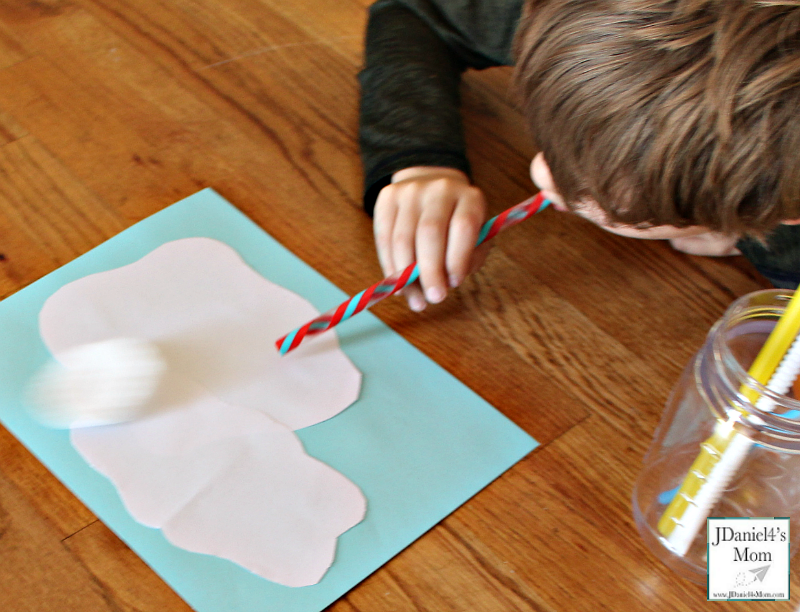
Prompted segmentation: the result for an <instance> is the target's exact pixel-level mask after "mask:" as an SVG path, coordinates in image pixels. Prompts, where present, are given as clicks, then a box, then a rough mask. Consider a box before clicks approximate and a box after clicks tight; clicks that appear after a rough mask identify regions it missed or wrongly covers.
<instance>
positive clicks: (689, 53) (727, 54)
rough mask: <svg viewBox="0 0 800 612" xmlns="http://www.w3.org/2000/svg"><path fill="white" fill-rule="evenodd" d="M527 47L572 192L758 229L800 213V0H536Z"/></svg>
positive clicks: (523, 47) (541, 110)
mask: <svg viewBox="0 0 800 612" xmlns="http://www.w3.org/2000/svg"><path fill="white" fill-rule="evenodd" d="M516 53H517V73H516V81H517V87H518V90H519V92H520V94H521V97H522V101H523V108H524V111H525V114H526V117H527V119H528V123H529V126H530V128H531V131H532V134H533V137H534V140H535V141H536V144H537V145H538V147H539V148H540V149H541V151H542V152H543V153H544V157H545V158H546V160H547V163H548V165H549V169H550V172H551V173H552V177H553V180H554V181H555V184H556V185H557V186H558V191H559V192H560V194H561V196H562V197H563V198H564V200H565V201H567V202H569V203H578V202H580V201H581V200H594V201H596V202H597V203H598V205H599V207H600V208H601V209H602V210H603V211H604V212H605V214H606V216H607V218H608V219H609V220H610V221H612V222H616V223H623V224H628V225H641V226H653V225H656V226H659V225H673V226H677V227H687V226H702V227H705V228H708V229H711V230H715V231H721V232H731V233H750V234H754V235H763V234H765V233H766V232H768V231H769V230H771V229H773V228H774V227H775V226H777V225H778V224H779V223H781V222H782V221H787V220H790V219H792V220H793V219H797V218H799V217H800V0H795V1H791V0H785V1H780V0H762V1H756V0H671V1H668V0H529V2H528V6H527V8H526V11H525V14H524V15H523V18H522V21H521V23H520V27H519V31H518V34H517V42H516Z"/></svg>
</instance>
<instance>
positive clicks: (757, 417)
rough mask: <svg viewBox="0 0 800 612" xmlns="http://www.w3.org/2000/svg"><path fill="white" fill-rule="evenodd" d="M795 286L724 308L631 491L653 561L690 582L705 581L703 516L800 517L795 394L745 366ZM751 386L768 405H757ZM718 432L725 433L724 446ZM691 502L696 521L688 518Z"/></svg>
mask: <svg viewBox="0 0 800 612" xmlns="http://www.w3.org/2000/svg"><path fill="white" fill-rule="evenodd" d="M792 294H793V292H792V291H788V290H766V291H758V292H755V293H751V294H748V295H746V296H743V297H741V298H739V299H738V300H736V301H735V302H734V303H733V304H732V305H731V306H730V308H728V310H727V312H726V313H725V315H724V316H723V317H722V319H720V320H719V321H718V322H717V323H716V324H715V325H714V326H713V327H712V328H711V331H710V332H709V334H708V337H707V338H706V342H705V344H704V345H703V347H702V348H701V349H700V350H699V351H698V352H697V354H696V355H695V356H694V358H693V359H692V360H691V361H690V363H689V364H688V366H687V367H686V369H685V370H684V372H683V374H682V376H681V378H680V379H679V381H678V383H677V385H676V386H675V388H674V389H673V391H672V394H671V396H670V398H669V400H668V401H667V404H666V408H665V410H664V414H663V416H662V418H661V422H660V424H659V426H658V428H657V429H656V432H655V435H654V438H653V442H652V443H651V445H650V449H649V450H648V452H647V454H646V455H645V458H644V466H643V468H642V471H641V473H640V475H639V478H638V480H637V482H636V486H635V488H634V492H633V514H634V518H635V520H636V525H637V527H638V529H639V532H640V533H641V535H642V537H643V538H644V541H645V542H646V543H647V545H648V546H649V548H650V549H651V550H652V551H653V552H654V553H655V554H656V556H657V557H658V558H659V559H661V560H662V561H663V562H664V563H665V564H666V565H668V566H669V567H670V568H672V569H673V570H674V571H676V572H677V573H678V574H680V575H681V576H683V577H685V578H688V579H690V580H692V581H694V582H698V583H703V584H704V583H705V581H706V550H707V546H706V521H705V518H707V517H708V516H714V517H779V516H780V517H790V519H792V520H791V521H790V523H791V524H794V525H796V524H797V523H796V520H795V519H800V401H797V400H796V399H794V398H793V395H792V393H791V391H790V392H789V394H788V395H783V394H776V393H773V392H771V391H769V390H767V389H766V388H765V387H764V386H763V385H761V384H759V383H758V382H757V381H756V380H754V379H753V378H752V377H750V376H749V375H748V373H747V371H748V369H749V367H750V365H751V364H752V362H753V360H754V359H755V357H756V355H757V354H758V352H759V350H760V349H761V346H762V345H763V344H764V342H765V341H766V339H767V337H768V336H769V333H770V332H771V331H772V328H773V327H774V326H775V324H776V323H777V321H778V319H779V318H780V316H781V314H782V313H783V311H784V310H785V309H786V306H787V304H788V302H789V299H790V298H791V296H792ZM750 390H753V391H755V392H757V393H755V394H753V393H752V391H750ZM747 394H751V396H752V397H757V398H760V397H761V396H765V397H766V398H768V399H769V400H771V402H766V403H768V404H770V405H769V406H765V405H764V404H765V402H762V401H761V400H760V399H759V401H757V402H756V404H755V405H754V404H753V403H752V402H751V401H750V399H748V397H747V396H746V395H747ZM760 407H761V408H760ZM762 408H766V409H762ZM712 436H717V443H714V439H713V438H712ZM720 436H727V438H726V440H729V441H730V442H729V444H728V447H726V446H725V445H724V444H723V445H722V449H723V450H724V451H725V452H723V453H719V452H717V451H718V450H719V449H720V444H719V443H718V441H719V439H720ZM709 442H711V443H709ZM737 445H738V451H737V450H736V448H734V447H735V446H737ZM715 449H717V450H715ZM737 452H738V458H737V457H735V456H734V455H735V454H736V453H737ZM722 458H725V460H726V461H727V462H728V465H729V468H730V469H729V470H728V471H729V474H728V476H727V477H722V478H720V470H719V469H718V471H717V472H716V473H715V474H714V475H713V476H710V475H709V473H708V472H709V468H708V465H711V464H710V463H709V461H712V460H713V461H717V462H720V465H721V459H722ZM731 458H733V461H732V462H731ZM704 460H707V461H706V463H705V466H706V467H705V468H703V467H702V465H703V461H704ZM698 466H701V467H698ZM723 476H724V475H723ZM692 479H694V484H695V485H696V487H695V488H694V489H692V486H691V482H690V480H692ZM703 495H705V497H706V498H707V501H706V502H705V505H704V503H703V502H702V501H700V498H701V497H702V496H703ZM698 506H699V507H701V508H703V507H704V508H705V509H704V510H698ZM682 509H683V510H685V512H681V510H682ZM692 509H694V510H695V517H694V518H695V519H696V520H694V527H692V526H691V525H692V523H693V522H692V520H690V518H686V517H690V515H689V510H692ZM685 518H686V520H684V519H685ZM674 525H677V526H678V527H674ZM687 525H688V528H687ZM678 528H680V529H682V530H683V532H682V533H678ZM670 529H673V531H669V530H670ZM681 538H682V539H683V543H682V544H681V543H680V540H681ZM791 540H792V541H791V553H792V554H794V553H795V552H796V551H797V546H798V543H800V529H797V528H795V529H792V530H791Z"/></svg>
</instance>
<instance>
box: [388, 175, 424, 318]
mask: <svg viewBox="0 0 800 612" xmlns="http://www.w3.org/2000/svg"><path fill="white" fill-rule="evenodd" d="M414 191H415V190H412V189H408V188H406V189H402V190H401V191H400V194H399V197H398V205H397V213H396V215H395V219H394V225H393V227H392V239H391V248H390V256H389V257H390V258H391V261H392V264H393V266H394V269H393V270H392V271H391V272H389V274H394V273H397V272H400V271H401V270H404V269H405V268H407V267H408V266H410V265H411V264H412V263H414V261H416V259H417V253H416V235H417V226H418V225H419V218H420V211H419V206H418V205H417V203H416V202H415V201H412V200H413V199H415V198H416V196H417V194H416V193H414ZM402 294H403V296H404V297H405V298H406V301H407V302H408V306H409V308H411V310H413V311H415V312H420V311H422V310H424V309H425V306H426V302H425V298H424V297H423V296H422V291H421V290H420V289H419V287H418V286H417V285H416V284H414V285H411V286H410V287H407V288H406V289H404V290H403V291H402Z"/></svg>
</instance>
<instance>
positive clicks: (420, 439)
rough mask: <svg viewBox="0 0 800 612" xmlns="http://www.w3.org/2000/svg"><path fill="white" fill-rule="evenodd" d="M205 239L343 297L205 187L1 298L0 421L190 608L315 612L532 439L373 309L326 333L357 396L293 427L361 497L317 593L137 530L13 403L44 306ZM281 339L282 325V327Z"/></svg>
mask: <svg viewBox="0 0 800 612" xmlns="http://www.w3.org/2000/svg"><path fill="white" fill-rule="evenodd" d="M192 236H205V237H208V238H214V239H216V240H220V241H222V242H224V243H226V244H228V245H230V246H231V247H233V248H234V249H235V250H236V251H238V253H239V254H240V255H241V256H242V258H243V259H244V260H245V261H246V262H247V263H248V264H249V265H250V266H251V267H252V268H253V269H255V270H256V271H258V272H259V273H260V274H262V275H263V276H265V277H266V278H268V279H270V280H271V281H273V282H275V283H277V284H279V285H282V286H284V287H286V288H288V289H291V290H292V291H294V292H296V293H298V294H299V295H301V296H303V297H305V298H306V299H308V300H309V301H310V302H311V303H313V304H314V306H315V307H316V308H318V309H319V310H320V311H325V310H328V309H329V308H331V307H332V306H335V305H337V304H339V303H340V302H342V301H343V300H345V299H346V298H347V297H348V296H347V295H346V294H345V293H343V292H342V291H340V290H339V289H337V288H336V287H335V286H334V285H333V284H331V283H330V282H329V281H328V280H326V279H325V278H324V277H322V276H321V275H320V274H318V273H317V272H316V271H314V270H313V269H311V268H310V267H309V266H308V265H306V264H305V263H303V262H302V261H301V260H300V259H298V258H297V257H295V256H294V255H292V254H291V253H290V252H289V251H288V250H286V249H285V248H284V247H282V246H281V245H280V244H279V243H278V242H276V241H275V240H274V239H273V238H272V237H271V236H269V235H268V234H266V233H265V232H264V231H263V230H262V229H260V228H259V227H258V226H257V225H255V224H254V223H253V222H252V221H250V220H249V219H247V218H246V217H245V216H244V215H243V214H242V213H240V212H239V211H238V210H237V209H236V208H234V207H233V206H231V205H230V204H229V203H228V202H226V201H225V200H224V199H223V198H222V197H220V196H219V195H218V194H217V193H216V192H214V191H213V190H210V189H205V190H203V191H201V192H199V193H196V194H194V195H192V196H190V197H188V198H186V199H185V200H181V201H180V202H178V203H176V204H174V205H172V206H170V207H168V208H166V209H164V210H162V211H160V212H158V213H156V214H155V215H153V216H151V217H149V218H147V219H145V220H143V221H141V222H140V223H137V224H136V225H134V226H133V227H131V228H129V229H127V230H125V231H124V232H122V233H121V234H119V235H118V236H115V237H114V238H112V239H111V240H108V241H107V242H105V243H103V244H101V245H100V246H98V247H97V248H95V249H93V250H92V251H90V252H89V253H86V254H85V255H83V256H81V257H79V258H78V259H76V260H75V261H73V262H71V263H69V264H67V265H65V266H63V267H62V268H59V269H58V270H56V271H54V272H52V273H51V274H49V275H47V276H46V277H44V278H42V279H41V280H39V281H37V282H35V283H33V284H32V285H30V286H29V287H27V288H25V289H23V290H21V291H19V292H18V293H16V294H14V295H12V296H10V297H8V298H7V299H5V300H4V301H2V302H0V347H2V350H0V421H2V423H3V424H4V425H5V426H6V427H7V428H8V429H9V430H10V431H11V432H12V433H13V434H14V435H15V436H16V437H17V438H18V439H19V440H20V441H21V442H22V443H23V444H25V446H27V447H28V448H29V449H30V450H31V451H32V452H33V453H34V454H35V455H36V456H37V457H38V458H39V459H40V460H41V461H42V462H43V463H44V464H45V465H46V466H47V467H48V469H50V471H52V472H53V474H55V475H56V477H58V478H59V479H60V480H61V481H62V482H63V483H64V484H65V485H66V486H67V487H69V488H70V489H71V490H72V491H73V492H74V493H75V495H77V496H78V498H80V499H81V500H82V501H83V502H84V503H85V504H86V505H87V506H88V507H89V508H90V509H91V510H92V511H93V512H94V513H95V514H96V515H97V516H98V517H99V518H100V519H101V520H102V521H103V522H104V523H105V524H106V525H108V527H109V528H111V529H112V530H113V531H114V532H115V533H116V534H117V535H119V537H120V538H122V539H123V540H124V541H125V542H126V543H127V544H128V546H130V547H131V548H132V549H133V550H134V551H135V552H136V553H137V554H138V555H139V556H140V557H141V558H142V559H143V560H144V561H145V562H146V563H147V564H148V565H149V566H150V567H152V568H153V570H155V571H156V573H158V574H159V575H160V576H161V577H162V578H163V579H164V580H165V581H166V582H167V583H168V584H169V585H170V586H171V587H172V588H173V589H175V591H176V592H177V593H178V594H179V595H180V596H181V597H182V598H183V599H184V600H185V601H186V602H187V603H188V604H189V605H190V606H191V607H192V608H194V609H195V610H197V611H198V612H237V611H242V612H259V611H269V612H289V611H291V612H317V611H319V610H321V609H323V608H325V607H326V606H328V605H329V604H331V603H332V602H333V601H335V600H336V599H338V598H339V597H341V596H342V595H343V594H344V593H346V592H347V591H348V590H349V589H351V588H352V587H353V586H355V585H356V584H357V583H358V582H360V581H361V580H363V579H364V578H365V577H366V576H368V575H369V574H370V573H372V572H373V571H375V570H376V569H378V568H379V567H380V566H381V565H382V564H384V563H386V562H387V561H388V560H389V559H391V558H392V557H393V556H394V555H396V554H397V553H398V552H400V551H401V550H402V549H403V548H405V547H406V546H408V545H409V544H410V543H411V542H413V541H414V540H415V539H416V538H418V537H420V536H421V535H422V534H423V533H425V532H426V531H427V530H428V529H430V528H431V527H432V526H434V525H435V524H436V523H437V522H439V521H440V520H441V519H443V518H444V517H445V516H447V515H448V514H449V513H451V512H452V511H453V510H455V509H456V508H457V507H458V506H459V505H461V504H462V503H464V502H465V501H466V500H467V499H469V498H470V497H472V496H473V495H474V494H475V493H477V492H478V491H479V490H480V489H482V488H483V487H485V486H486V485H487V484H488V483H490V482H491V481H492V480H494V479H495V478H496V477H497V476H499V475H500V474H502V473H503V472H504V471H505V470H506V469H508V468H509V467H511V466H512V465H513V464H514V463H516V462H517V461H518V460H519V459H521V458H522V457H524V456H525V455H526V454H527V453H529V452H530V451H531V450H533V449H534V448H535V447H536V445H537V443H536V441H535V440H534V439H533V438H531V437H530V436H529V435H527V434H526V433H525V432H523V431H522V430H521V429H519V428H518V427H517V426H516V425H514V424H513V423H512V422H511V421H509V420H508V419H507V418H506V417H504V416H503V415H502V414H500V413H499V412H498V411H497V410H495V409H494V408H493V407H492V406H490V405H489V404H488V403H486V402H485V401H484V400H482V399H481V398H480V397H478V396H477V395H476V394H475V393H473V392H472V391H470V390H469V389H468V388H467V387H466V386H464V385H463V384H462V383H460V382H459V381H458V380H457V379H455V378H454V377H452V376H451V375H450V374H448V373H447V372H446V371H444V370H443V369H442V368H441V367H439V366H438V365H437V364H436V363H434V362H433V361H431V360H430V359H428V358H427V357H426V356H425V355H423V354H422V353H420V352H419V351H418V350H416V349H415V348H414V347H412V346H411V345H410V344H408V343H407V342H406V341H405V340H403V339H402V338H401V337H400V336H398V335H397V334H396V333H394V332H392V331H391V330H390V329H389V328H388V327H387V326H386V325H384V324H383V323H381V322H380V321H379V320H378V319H377V318H376V317H374V316H373V315H372V314H370V313H366V312H365V313H362V314H360V315H358V316H356V317H354V318H353V319H351V320H350V321H347V322H346V323H344V324H342V325H341V326H339V327H338V328H337V330H338V332H339V338H340V342H341V347H342V349H343V350H344V351H345V353H347V355H348V356H349V357H350V359H351V360H352V361H353V363H354V364H355V365H356V367H357V368H358V369H360V370H361V372H363V386H362V391H361V396H360V398H359V399H358V401H357V402H356V403H354V404H353V405H352V406H350V407H349V408H348V409H347V410H345V411H344V412H342V413H341V414H339V415H338V416H336V417H334V418H333V419H330V420H328V421H325V422H323V423H320V424H318V425H314V426H312V427H308V428H306V429H303V430H300V431H299V432H297V433H298V435H299V436H300V438H301V440H302V441H303V444H304V445H305V448H306V451H307V452H308V453H309V454H310V455H312V456H314V457H317V458H318V459H320V460H322V461H324V462H325V463H327V464H329V465H330V466H332V467H333V468H335V469H336V470H338V471H340V472H341V473H343V474H344V475H345V476H347V477H348V478H349V479H350V480H352V481H353V482H354V483H355V484H357V485H358V486H359V487H360V488H361V490H362V491H363V493H364V495H365V497H366V498H367V504H368V507H367V515H366V518H365V519H364V521H363V522H361V523H360V524H358V525H357V526H356V527H354V528H353V529H351V530H350V531H348V532H346V533H345V534H344V535H342V536H341V537H340V538H339V542H338V545H337V551H336V559H335V561H334V563H333V565H332V566H331V568H330V570H329V571H328V573H327V574H326V575H325V577H324V578H323V579H322V581H321V582H320V583H319V584H317V585H314V586H309V587H300V588H291V587H284V586H281V585H278V584H275V583H272V582H269V581H267V580H265V579H263V578H260V577H258V576H256V575H254V574H252V573H250V572H248V571H247V570H245V569H243V568H241V567H240V566H238V565H236V564H235V563H233V562H231V561H227V560H225V559H221V558H217V557H213V556H209V555H203V554H197V553H191V552H188V551H185V550H183V549H180V548H177V547H175V546H173V545H172V544H170V543H169V542H167V541H166V540H165V539H164V537H163V535H162V534H161V532H160V531H159V530H157V529H152V528H148V527H144V526H143V525H141V524H139V523H137V522H136V521H135V520H133V518H132V517H131V516H130V515H129V514H128V513H127V511H126V510H125V509H124V507H123V506H122V503H121V501H120V498H119V496H118V495H117V493H116V490H115V489H114V487H113V485H112V484H111V482H110V481H108V480H107V479H106V478H105V477H104V476H102V475H100V474H99V473H97V472H95V471H94V470H93V469H92V468H90V467H89V466H88V465H87V464H86V462H85V461H84V460H83V459H82V458H81V457H80V456H79V455H78V454H77V452H76V451H75V450H74V449H73V448H72V446H71V444H70V442H69V437H68V433H67V432H66V431H56V430H50V429H47V428H44V427H42V426H40V425H38V424H37V423H36V422H35V421H34V420H32V419H31V418H30V417H29V416H28V414H27V412H26V410H25V408H24V406H23V399H22V398H23V392H24V388H25V385H26V381H28V380H29V379H30V377H31V375H32V374H33V373H34V372H35V371H36V370H37V369H38V368H39V367H41V366H42V365H43V364H44V362H45V361H46V360H47V359H48V357H49V354H48V352H47V349H46V348H45V346H44V344H43V343H42V340H41V338H40V336H39V331H38V314H39V311H40V310H41V308H42V305H43V304H44V301H45V300H46V299H47V298H48V297H49V296H50V295H51V294H53V293H55V292H56V291H57V290H58V289H59V288H60V287H62V286H63V285H65V284H66V283H69V282H71V281H74V280H76V279H78V278H81V277H83V276H86V275H88V274H93V273H96V272H102V271H105V270H110V269H114V268H118V267H120V266H124V265H127V264H130V263H132V262H134V261H136V260H138V259H140V258H141V257H143V256H144V255H146V254H147V253H149V252H150V251H152V250H153V249H155V248H157V247H158V246H160V245H162V244H163V243H165V242H168V241H171V240H177V239H180V238H188V237H192ZM287 331H288V330H287Z"/></svg>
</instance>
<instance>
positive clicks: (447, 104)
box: [359, 0, 522, 310]
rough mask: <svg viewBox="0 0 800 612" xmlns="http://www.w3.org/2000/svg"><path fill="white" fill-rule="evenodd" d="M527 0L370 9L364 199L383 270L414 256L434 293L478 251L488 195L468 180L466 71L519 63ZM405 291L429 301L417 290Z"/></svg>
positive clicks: (422, 1) (363, 76)
mask: <svg viewBox="0 0 800 612" xmlns="http://www.w3.org/2000/svg"><path fill="white" fill-rule="evenodd" d="M521 4H522V2H521V0H511V1H501V0H483V1H481V2H469V1H462V2H452V1H451V2H443V1H442V2H435V1H434V0H380V1H379V2H377V3H375V4H374V5H373V6H372V7H371V9H370V21H369V25H368V28H367V38H366V58H365V66H364V69H363V70H362V72H361V73H360V74H359V79H360V81H361V87H362V98H361V117H360V142H361V151H362V158H363V162H364V174H365V190H364V193H365V195H364V207H365V209H366V210H367V212H368V213H372V212H373V210H374V213H375V234H376V246H377V249H378V254H379V257H380V260H381V264H382V266H383V268H384V272H386V273H387V274H390V273H392V272H394V271H395V270H396V269H399V268H402V267H404V266H405V265H407V264H410V263H411V262H412V261H414V260H415V259H416V260H417V261H418V262H419V264H420V270H421V276H420V280H421V285H422V287H423V288H424V289H425V290H426V292H427V294H428V297H429V301H431V302H437V301H440V299H442V298H443V297H444V295H445V293H446V291H447V288H448V287H449V286H452V285H455V284H458V283H459V282H460V281H461V280H463V277H464V276H465V275H466V274H467V272H468V271H469V270H470V267H471V265H473V264H477V263H478V261H479V259H480V256H474V255H473V250H474V249H473V246H474V241H475V239H476V237H477V235H478V231H479V229H480V224H481V222H482V220H483V218H484V215H485V200H484V197H483V194H482V193H481V192H480V191H479V190H478V189H477V188H475V187H473V186H471V185H470V183H469V178H468V177H469V163H468V162H467V158H466V154H465V146H464V139H463V134H462V128H461V117H460V111H459V103H460V99H459V85H460V76H461V73H462V72H463V71H464V70H465V69H466V68H469V67H473V68H486V67H489V66H497V65H501V64H510V63H511V51H510V49H511V42H512V39H513V34H514V30H515V28H516V23H517V20H518V18H519V14H520V11H521ZM379 194H380V196H379ZM406 295H407V297H408V299H409V302H410V304H411V305H412V307H414V309H415V310H419V309H421V308H423V307H424V305H425V301H424V300H423V298H422V294H421V293H420V292H419V290H416V291H415V290H412V291H410V292H406Z"/></svg>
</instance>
